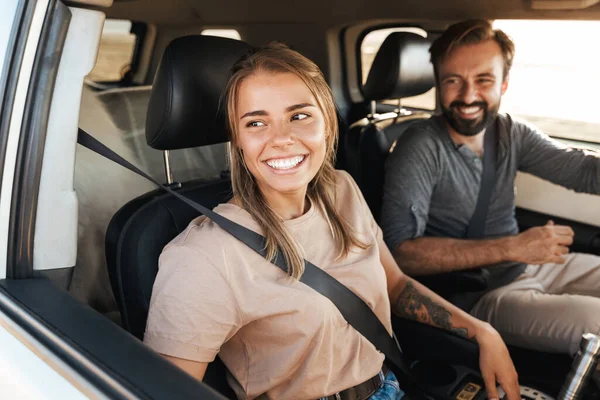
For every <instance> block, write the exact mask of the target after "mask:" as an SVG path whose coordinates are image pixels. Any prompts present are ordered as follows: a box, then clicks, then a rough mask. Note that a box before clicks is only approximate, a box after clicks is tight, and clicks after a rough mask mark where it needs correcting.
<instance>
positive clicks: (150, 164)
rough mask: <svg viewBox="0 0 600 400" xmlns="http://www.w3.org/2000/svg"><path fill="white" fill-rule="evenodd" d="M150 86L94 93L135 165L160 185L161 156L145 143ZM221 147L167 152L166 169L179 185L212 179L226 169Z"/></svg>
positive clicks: (223, 149) (223, 145)
mask: <svg viewBox="0 0 600 400" xmlns="http://www.w3.org/2000/svg"><path fill="white" fill-rule="evenodd" d="M151 92H152V86H139V87H130V88H118V89H110V90H105V91H102V92H98V93H97V94H96V97H97V98H98V100H100V101H101V102H102V104H103V105H104V107H105V108H106V110H107V111H108V112H109V113H110V115H111V117H112V118H113V122H114V124H115V126H116V127H117V128H119V129H120V130H121V133H122V138H123V142H124V143H125V144H126V145H127V146H128V147H129V149H130V151H131V152H132V153H133V154H134V155H135V158H136V161H137V163H136V165H138V166H139V167H140V168H141V169H142V170H144V171H145V172H147V173H148V174H150V176H152V177H153V178H155V179H157V180H159V181H163V180H164V178H165V169H164V161H163V152H162V151H160V150H157V149H154V148H152V147H150V146H148V144H147V143H146V112H147V110H148V103H149V102H150V94H151ZM226 147H227V145H226V144H225V143H217V144H213V145H210V146H201V147H194V148H184V149H178V150H171V154H170V156H171V157H170V160H171V161H170V166H171V171H172V173H173V176H174V177H175V178H176V179H177V180H180V181H184V182H185V181H190V180H193V179H214V178H216V177H218V176H219V174H220V173H221V171H223V170H225V169H226V168H227V154H226Z"/></svg>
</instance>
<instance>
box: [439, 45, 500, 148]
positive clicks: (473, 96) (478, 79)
mask: <svg viewBox="0 0 600 400" xmlns="http://www.w3.org/2000/svg"><path fill="white" fill-rule="evenodd" d="M503 71H504V60H503V58H502V51H501V49H500V46H498V44H497V43H496V42H495V41H494V40H489V41H485V42H481V43H478V44H472V45H464V46H460V47H457V48H456V49H454V50H452V52H451V53H450V54H448V55H447V56H446V57H445V58H444V60H443V61H442V62H441V63H440V65H439V71H438V74H439V75H438V77H439V83H438V92H439V96H440V101H441V106H442V111H443V113H444V116H445V117H446V120H447V121H448V123H449V124H450V126H451V127H452V128H453V129H454V130H455V131H456V132H457V133H459V134H461V135H464V136H474V135H477V134H478V133H480V132H481V131H483V130H484V129H485V127H486V126H487V124H488V123H489V122H490V121H491V120H493V119H494V118H495V117H496V115H497V114H498V109H499V108H500V99H501V97H502V95H503V94H504V92H506V89H507V87H508V78H507V79H503Z"/></svg>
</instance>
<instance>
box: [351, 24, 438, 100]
mask: <svg viewBox="0 0 600 400" xmlns="http://www.w3.org/2000/svg"><path fill="white" fill-rule="evenodd" d="M393 32H412V33H416V34H417V35H421V36H423V37H427V32H425V31H424V30H423V29H420V28H406V27H403V28H386V29H377V30H374V31H371V32H369V33H368V34H367V35H366V36H365V38H364V39H363V41H362V43H361V44H360V60H361V74H362V82H361V83H362V84H363V85H364V84H365V82H366V81H367V76H368V75H369V71H370V70H371V64H373V60H374V59H375V56H376V55H377V52H378V51H379V48H380V47H381V44H382V43H383V41H384V40H385V38H387V37H388V35H389V34H390V33H393ZM390 100H391V101H394V102H395V101H396V100H397V99H390ZM402 106H408V107H416V108H422V109H426V110H433V109H435V88H432V89H431V90H430V91H428V92H427V93H424V94H422V95H419V96H414V97H408V98H405V99H402Z"/></svg>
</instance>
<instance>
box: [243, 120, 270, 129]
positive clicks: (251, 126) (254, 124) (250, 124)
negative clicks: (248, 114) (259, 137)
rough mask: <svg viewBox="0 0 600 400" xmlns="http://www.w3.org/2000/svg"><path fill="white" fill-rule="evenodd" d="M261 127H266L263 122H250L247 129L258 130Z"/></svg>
mask: <svg viewBox="0 0 600 400" xmlns="http://www.w3.org/2000/svg"><path fill="white" fill-rule="evenodd" d="M259 126H265V124H264V123H263V122H261V121H250V122H248V123H247V124H246V128H257V127H259Z"/></svg>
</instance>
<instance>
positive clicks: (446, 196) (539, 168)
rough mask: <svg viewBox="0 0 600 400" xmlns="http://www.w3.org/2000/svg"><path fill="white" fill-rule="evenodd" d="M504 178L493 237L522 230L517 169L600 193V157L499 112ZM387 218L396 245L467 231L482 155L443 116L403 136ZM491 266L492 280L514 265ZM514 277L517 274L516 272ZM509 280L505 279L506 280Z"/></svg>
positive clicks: (385, 206)
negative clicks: (460, 142) (457, 137)
mask: <svg viewBox="0 0 600 400" xmlns="http://www.w3.org/2000/svg"><path fill="white" fill-rule="evenodd" d="M498 118H499V121H498V122H499V124H498V156H497V168H498V169H497V175H496V184H495V187H494V190H493V192H492V199H491V202H490V206H489V211H488V216H487V220H486V228H485V236H486V238H497V237H504V236H510V235H516V234H517V233H518V225H517V220H516V218H515V190H514V181H515V176H516V173H517V170H519V171H523V172H528V173H531V174H533V175H536V176H539V177H540V178H543V179H546V180H549V181H551V182H554V183H556V184H559V185H561V186H564V187H566V188H569V189H573V190H575V191H577V192H586V193H594V194H600V158H599V157H598V155H597V154H595V153H593V152H588V151H583V150H579V149H573V148H568V147H566V146H564V145H562V144H561V143H559V142H557V141H555V140H552V139H551V138H549V137H548V136H547V135H545V134H543V133H542V132H540V131H538V130H537V129H536V128H535V127H533V126H532V125H530V124H527V123H525V122H523V121H518V120H515V119H513V118H511V116H510V115H503V114H501V115H499V116H498ZM385 169H386V173H385V174H386V175H385V184H384V194H383V203H382V210H381V220H380V225H381V228H382V230H383V233H384V238H385V241H386V243H387V245H388V247H389V248H390V249H392V250H393V249H395V248H396V247H397V246H398V245H399V244H400V243H402V242H404V241H405V240H409V239H415V238H418V237H422V236H436V237H450V238H464V236H465V233H466V230H467V226H468V224H469V220H470V218H471V215H472V214H473V212H474V211H475V205H476V202H477V196H478V194H479V187H480V184H481V175H482V171H483V167H482V162H481V159H479V157H478V156H477V154H475V153H474V152H473V151H471V150H470V149H469V148H467V147H466V146H457V145H456V144H454V142H453V141H452V140H451V139H450V135H449V134H448V130H447V127H446V124H445V122H444V120H443V117H441V116H434V117H432V118H430V119H428V120H424V121H422V122H416V123H414V124H413V125H411V127H410V128H408V130H407V131H406V132H405V133H404V134H403V135H402V136H401V137H400V138H399V139H398V141H397V142H396V146H395V148H394V150H393V152H392V154H390V156H389V157H388V160H387V162H386V167H385ZM515 268H518V269H519V270H520V271H522V270H523V269H524V266H523V265H519V264H514V263H513V264H508V263H505V264H503V266H502V267H501V266H497V267H494V268H491V269H490V273H491V281H490V283H491V284H493V282H495V281H497V280H498V279H501V277H500V276H502V275H506V274H507V273H508V272H509V271H508V270H509V269H511V270H512V273H510V274H509V275H510V276H516V275H518V273H517V274H515V273H514V272H515ZM513 279H514V278H513ZM503 284H505V283H503Z"/></svg>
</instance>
